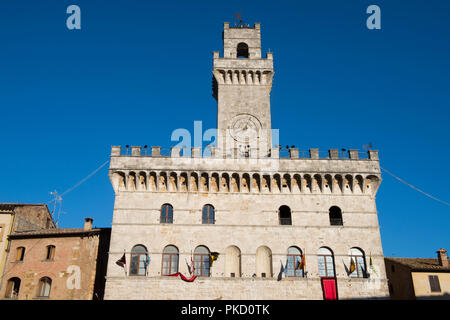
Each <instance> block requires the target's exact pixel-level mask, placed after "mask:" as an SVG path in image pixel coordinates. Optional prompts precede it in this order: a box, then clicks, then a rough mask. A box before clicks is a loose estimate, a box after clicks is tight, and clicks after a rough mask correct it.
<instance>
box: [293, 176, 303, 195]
mask: <svg viewBox="0 0 450 320" xmlns="http://www.w3.org/2000/svg"><path fill="white" fill-rule="evenodd" d="M291 185H292V193H300V192H301V185H302V179H301V177H300V175H299V174H297V173H296V174H294V176H293V177H292V182H291Z"/></svg>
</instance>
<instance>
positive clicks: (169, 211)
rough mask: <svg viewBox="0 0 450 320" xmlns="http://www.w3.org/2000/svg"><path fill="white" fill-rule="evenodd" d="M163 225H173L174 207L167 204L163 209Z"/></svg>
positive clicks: (161, 220)
mask: <svg viewBox="0 0 450 320" xmlns="http://www.w3.org/2000/svg"><path fill="white" fill-rule="evenodd" d="M160 222H161V223H173V207H172V206H171V205H170V204H168V203H166V204H163V205H162V207H161V219H160Z"/></svg>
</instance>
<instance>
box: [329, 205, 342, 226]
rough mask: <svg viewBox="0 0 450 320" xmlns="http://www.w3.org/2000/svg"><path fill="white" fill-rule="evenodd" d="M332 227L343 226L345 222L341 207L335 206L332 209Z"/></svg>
mask: <svg viewBox="0 0 450 320" xmlns="http://www.w3.org/2000/svg"><path fill="white" fill-rule="evenodd" d="M329 212H330V225H332V226H342V225H344V222H343V221H342V211H341V209H340V208H339V207H336V206H333V207H331V208H330V211H329Z"/></svg>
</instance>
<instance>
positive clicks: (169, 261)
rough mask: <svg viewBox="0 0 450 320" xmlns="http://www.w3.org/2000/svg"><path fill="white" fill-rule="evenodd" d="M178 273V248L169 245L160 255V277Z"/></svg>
mask: <svg viewBox="0 0 450 320" xmlns="http://www.w3.org/2000/svg"><path fill="white" fill-rule="evenodd" d="M177 272H178V248H177V247H175V246H172V245H169V246H167V247H165V248H164V250H163V254H162V275H163V276H167V275H169V274H174V273H177Z"/></svg>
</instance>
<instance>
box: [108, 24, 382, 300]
mask: <svg viewBox="0 0 450 320" xmlns="http://www.w3.org/2000/svg"><path fill="white" fill-rule="evenodd" d="M223 44H224V52H223V56H220V53H219V52H214V54H213V64H214V66H213V96H214V98H215V99H216V100H217V105H218V120H217V145H216V146H215V147H212V148H209V149H208V150H207V151H205V150H202V149H201V148H196V147H194V148H192V152H191V153H190V154H189V153H187V152H186V150H180V146H176V147H173V148H172V149H171V151H170V153H169V154H165V153H164V152H161V148H160V147H152V148H151V154H150V153H148V152H147V151H146V149H145V148H144V149H142V148H141V147H131V153H129V152H128V148H127V150H124V148H121V147H119V146H113V147H112V150H111V161H110V169H109V176H110V180H111V183H112V186H113V188H114V191H115V203H114V214H113V223H112V233H111V245H110V251H109V262H108V270H107V279H106V288H105V299H227V300H228V299H324V298H327V299H333V298H339V299H359V298H387V297H388V296H389V293H388V289H387V280H386V274H385V267H384V256H383V250H382V245H381V238H380V230H379V223H378V214H377V209H376V204H375V196H376V192H377V189H378V187H379V185H380V182H381V174H380V166H379V160H378V153H377V151H375V150H369V151H368V152H367V153H361V152H358V150H349V151H348V154H342V152H341V151H339V150H335V149H333V150H328V152H326V153H325V154H324V153H323V152H320V151H319V150H318V149H310V150H309V152H301V151H299V150H298V149H295V148H290V149H289V153H286V154H285V153H283V152H282V151H281V152H280V148H279V147H278V146H276V147H274V144H276V136H277V135H276V131H274V130H273V129H272V126H271V117H270V112H271V107H270V92H271V88H272V81H273V75H274V69H273V54H272V53H267V54H266V56H265V57H263V56H262V53H261V29H260V24H258V23H257V24H255V25H254V26H253V27H248V26H247V27H245V26H244V27H230V25H229V24H228V23H225V24H224V30H223ZM124 253H125V257H126V262H127V264H126V265H125V266H124V267H121V266H119V265H117V264H116V261H117V260H119V259H120V258H121V257H122V256H123V254H124ZM211 253H218V254H219V255H218V258H217V260H213V259H211V258H210V257H211ZM215 257H217V255H215ZM191 261H193V263H191ZM193 269H195V270H193ZM282 270H285V272H280V271H282ZM190 271H193V273H192V274H193V275H197V276H198V277H197V278H195V280H194V281H192V282H187V281H183V280H181V279H180V278H178V277H174V276H169V275H173V274H176V273H177V272H181V273H182V274H184V275H185V276H186V278H190V274H189V272H190Z"/></svg>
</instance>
